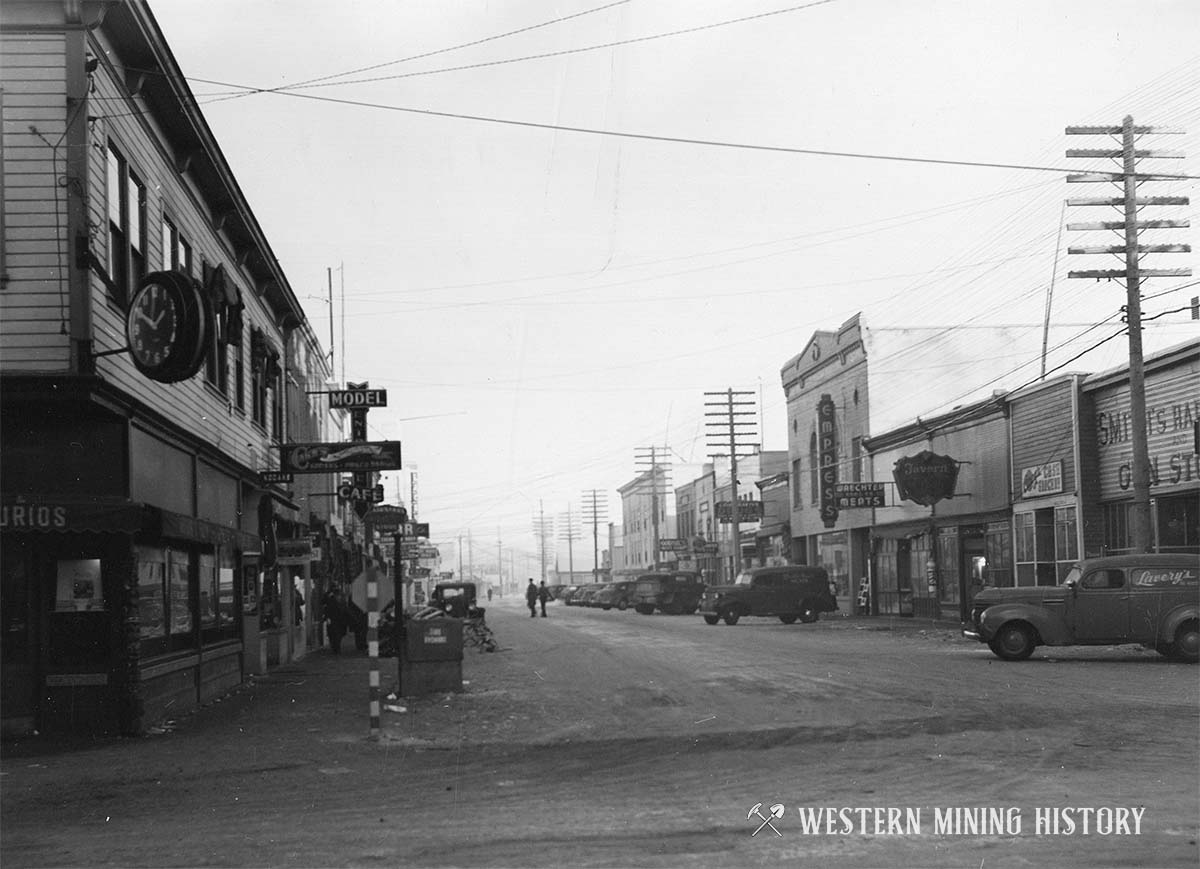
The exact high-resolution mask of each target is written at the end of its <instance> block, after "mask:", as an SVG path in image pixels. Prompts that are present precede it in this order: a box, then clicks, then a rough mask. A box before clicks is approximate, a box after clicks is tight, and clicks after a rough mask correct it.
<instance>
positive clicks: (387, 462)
mask: <svg viewBox="0 0 1200 869" xmlns="http://www.w3.org/2000/svg"><path fill="white" fill-rule="evenodd" d="M401 467H403V466H402V465H401V464H400V441H364V442H362V443H336V444H284V445H283V446H281V447H280V448H279V470H280V471H282V472H283V473H292V474H328V473H330V472H337V471H398V470H400V468H401Z"/></svg>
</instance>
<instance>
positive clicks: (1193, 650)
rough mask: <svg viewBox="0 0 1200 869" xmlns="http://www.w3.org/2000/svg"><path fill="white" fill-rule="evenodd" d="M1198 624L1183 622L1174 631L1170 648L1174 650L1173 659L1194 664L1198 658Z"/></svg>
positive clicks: (1199, 656) (1199, 650)
mask: <svg viewBox="0 0 1200 869" xmlns="http://www.w3.org/2000/svg"><path fill="white" fill-rule="evenodd" d="M1198 625H1200V622H1197V621H1195V620H1193V621H1190V622H1184V623H1183V624H1182V625H1180V626H1179V629H1178V630H1176V631H1175V642H1174V643H1172V644H1171V645H1172V647H1173V648H1174V650H1175V657H1176V659H1178V660H1180V661H1184V662H1185V663H1188V664H1195V663H1196V661H1197V659H1198V658H1200V628H1198V627H1197V626H1198Z"/></svg>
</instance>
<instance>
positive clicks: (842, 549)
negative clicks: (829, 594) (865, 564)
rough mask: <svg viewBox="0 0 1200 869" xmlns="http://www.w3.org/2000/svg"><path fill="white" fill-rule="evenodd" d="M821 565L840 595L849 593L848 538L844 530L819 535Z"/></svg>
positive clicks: (843, 595)
mask: <svg viewBox="0 0 1200 869" xmlns="http://www.w3.org/2000/svg"><path fill="white" fill-rule="evenodd" d="M820 560H821V566H822V567H824V568H825V571H826V573H828V574H829V581H830V582H831V583H832V584H833V585H834V587H835V588H836V589H837V591H836V592H835V594H837V595H838V596H840V597H848V596H849V595H850V540H849V535H848V534H847V533H846V532H845V531H839V532H837V533H836V534H822V535H821V537H820Z"/></svg>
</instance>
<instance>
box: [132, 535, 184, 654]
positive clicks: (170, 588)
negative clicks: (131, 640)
mask: <svg viewBox="0 0 1200 869" xmlns="http://www.w3.org/2000/svg"><path fill="white" fill-rule="evenodd" d="M135 552H136V555H137V578H138V583H137V595H138V600H137V612H138V623H139V624H138V638H139V640H140V641H141V651H142V654H143V655H154V654H161V653H163V652H169V651H177V650H180V649H188V648H195V646H196V643H197V631H196V623H197V622H196V613H197V607H198V604H197V601H198V595H196V594H195V590H196V578H195V574H194V573H193V570H192V554H191V553H190V552H189V551H188V550H186V549H183V548H179V547H159V546H137V547H136V548H135ZM197 572H198V571H197Z"/></svg>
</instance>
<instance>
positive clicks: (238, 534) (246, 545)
mask: <svg viewBox="0 0 1200 869" xmlns="http://www.w3.org/2000/svg"><path fill="white" fill-rule="evenodd" d="M147 509H150V510H153V511H154V512H155V513H156V514H158V515H157V518H158V527H157V528H156V529H155V530H156V531H157V532H158V533H159V534H161V535H162V536H163V537H176V538H179V539H183V540H195V541H198V542H200V543H212V544H219V545H221V546H230V547H233V548H235V549H240V550H242V551H243V552H254V551H257V550H258V549H259V548H260V547H261V546H262V541H261V540H259V538H258V535H257V534H250V533H247V532H245V531H239V530H238V529H236V528H230V527H228V526H226V525H218V524H217V523H215V522H206V521H204V520H203V519H196V518H194V517H192V516H184V515H183V514H181V513H172V512H171V511H170V510H160V509H157V508H154V507H150V508H147Z"/></svg>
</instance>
